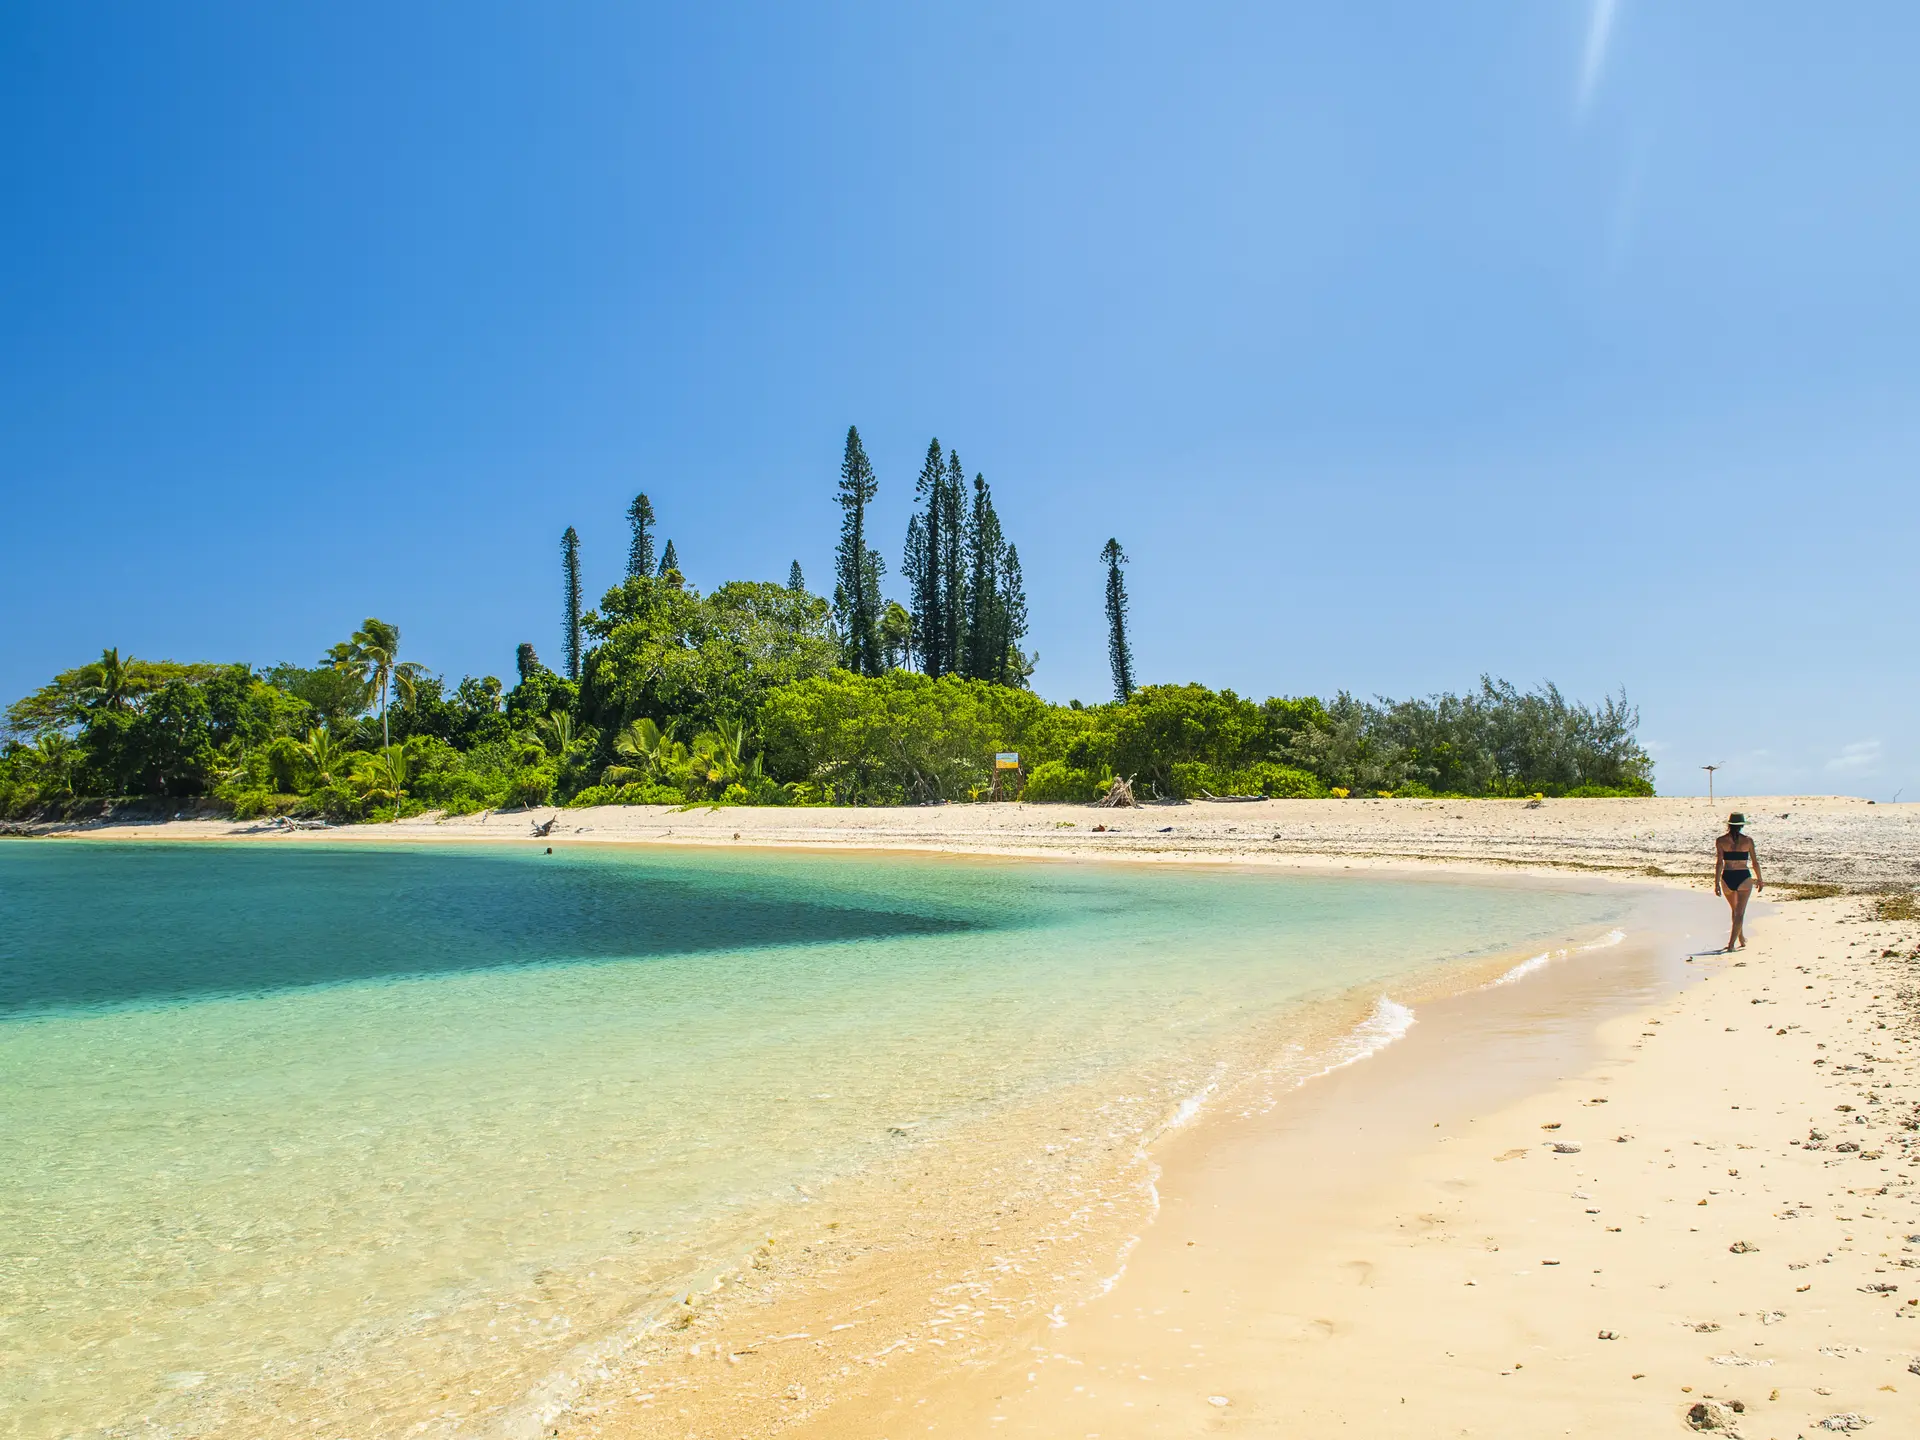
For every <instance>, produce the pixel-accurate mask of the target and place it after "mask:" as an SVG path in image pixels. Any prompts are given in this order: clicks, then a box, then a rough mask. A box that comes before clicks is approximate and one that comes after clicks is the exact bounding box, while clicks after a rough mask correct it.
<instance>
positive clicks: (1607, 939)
mask: <svg viewBox="0 0 1920 1440" xmlns="http://www.w3.org/2000/svg"><path fill="white" fill-rule="evenodd" d="M1626 938H1627V932H1626V931H1624V930H1609V931H1608V932H1607V933H1606V934H1605V935H1602V936H1601V937H1600V938H1599V939H1598V940H1591V941H1588V942H1587V943H1586V944H1585V945H1567V946H1563V947H1562V948H1560V949H1558V950H1542V951H1541V952H1540V953H1539V954H1538V955H1533V956H1530V957H1528V958H1527V959H1525V960H1522V961H1521V962H1520V963H1519V964H1518V965H1516V966H1514V967H1513V968H1512V969H1511V970H1509V971H1507V973H1506V974H1504V975H1502V976H1501V977H1500V978H1499V979H1498V980H1494V981H1492V982H1490V983H1491V984H1493V985H1511V984H1512V983H1513V982H1514V981H1516V980H1524V979H1526V978H1527V976H1529V975H1531V974H1533V973H1534V971H1536V970H1544V969H1545V968H1546V967H1547V966H1549V965H1551V964H1552V963H1553V962H1554V961H1556V960H1564V959H1566V958H1567V956H1569V955H1584V954H1585V953H1586V952H1587V951H1589V950H1606V949H1609V948H1610V947H1612V946H1615V945H1618V944H1619V943H1620V942H1621V941H1622V940H1625V939H1626Z"/></svg>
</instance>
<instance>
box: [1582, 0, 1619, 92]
mask: <svg viewBox="0 0 1920 1440" xmlns="http://www.w3.org/2000/svg"><path fill="white" fill-rule="evenodd" d="M1619 8H1620V6H1619V0H1593V10H1592V12H1591V13H1590V15H1589V16H1588V18H1587V48H1586V52H1585V54H1583V55H1582V56H1581V58H1580V93H1579V111H1580V114H1582V115H1585V114H1586V113H1587V110H1588V108H1589V107H1590V106H1591V105H1592V104H1593V97H1594V96H1595V95H1596V94H1598V93H1599V90H1600V79H1601V77H1602V76H1603V75H1604V74H1605V73H1606V69H1607V49H1608V47H1609V46H1610V45H1611V44H1612V43H1613V17H1614V14H1615V12H1616V11H1617V10H1618V9H1619Z"/></svg>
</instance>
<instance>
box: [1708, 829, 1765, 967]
mask: <svg viewBox="0 0 1920 1440" xmlns="http://www.w3.org/2000/svg"><path fill="white" fill-rule="evenodd" d="M1746 824H1747V817H1746V816H1745V815H1743V814H1741V813H1740V812H1739V811H1738V810H1736V811H1734V812H1733V814H1731V815H1729V816H1728V817H1727V833H1726V834H1724V835H1722V836H1721V837H1720V838H1719V839H1718V840H1715V841H1714V842H1713V893H1714V894H1716V895H1724V896H1726V897H1727V908H1728V909H1729V910H1731V911H1732V912H1733V928H1732V929H1731V930H1729V931H1728V932H1727V949H1729V950H1744V949H1746V948H1747V936H1746V931H1745V928H1744V927H1745V925H1746V921H1747V899H1748V897H1749V896H1751V895H1752V894H1753V892H1754V891H1756V890H1764V889H1766V888H1767V884H1766V881H1764V880H1762V879H1761V878H1760V857H1759V856H1758V855H1756V854H1755V853H1754V850H1753V839H1752V837H1751V836H1748V835H1744V834H1742V833H1741V832H1742V831H1743V830H1744V829H1745V828H1746Z"/></svg>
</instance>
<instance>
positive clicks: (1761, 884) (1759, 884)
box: [1747, 839, 1767, 890]
mask: <svg viewBox="0 0 1920 1440" xmlns="http://www.w3.org/2000/svg"><path fill="white" fill-rule="evenodd" d="M1747 849H1749V850H1751V851H1752V852H1753V888H1754V889H1755V890H1764V889H1766V888H1767V882H1766V881H1764V880H1762V879H1761V878H1760V851H1759V850H1758V849H1757V848H1755V846H1754V843H1753V841H1752V840H1751V839H1749V840H1748V841H1747Z"/></svg>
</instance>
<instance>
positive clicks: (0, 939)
mask: <svg viewBox="0 0 1920 1440" xmlns="http://www.w3.org/2000/svg"><path fill="white" fill-rule="evenodd" d="M703 862H704V863H700V864H697V865H692V866H690V865H689V864H688V863H687V860H686V858H685V857H672V858H666V859H661V858H649V857H648V856H646V855H644V854H622V855H620V856H618V857H609V856H607V855H605V854H604V853H600V852H583V851H577V850H576V851H571V852H567V851H563V852H561V853H559V854H555V855H544V854H541V853H539V851H537V850H533V849H531V848H528V849H527V850H525V851H524V852H522V851H520V850H493V849H482V848H480V847H469V848H466V849H463V850H429V849H417V848H414V847H410V846H387V845H380V846H371V845H370V846H367V847H365V848H361V847H358V846H355V847H346V846H340V845H332V846H321V845H313V846H299V845H291V844H289V845H275V846H271V847H263V846H258V845H218V844H204V843H195V844H190V845H187V844H180V845H168V844H122V845H98V844H92V843H81V844H67V843H45V842H18V843H14V844H7V845H0V1015H19V1014H28V1013H35V1012H42V1011H47V1010H63V1009H71V1008H76V1007H98V1006H113V1005H124V1004H128V1003H138V1002H151V1001H168V1000H183V999H191V998H193V997H196V996H204V995H217V994H253V993H264V992H267V991H272V990H286V989H294V988H298V987H301V986H309V985H325V984H334V983H339V982H343V981H354V980H372V979H379V978H383V977H389V976H399V975H432V974H441V973H446V972H450V971H466V970H485V969H493V968H498V967H501V966H513V965H537V964H551V963H574V962H579V961H591V960H602V959H616V958H617V959H621V960H635V959H645V958H646V957H649V956H659V955H677V954H689V953H698V952H701V951H712V950H730V951H734V950H743V949H753V948H757V947H763V946H773V945H780V946H791V945H808V944H821V943H833V942H839V941H846V940H860V939H889V938H902V937H908V936H914V935H939V934H950V933H954V932H957V931H961V930H966V929H972V928H979V927H983V926H988V925H999V924H1005V923H1009V919H1010V917H1009V916H1008V915H1007V914H1006V913H1005V912H999V911H995V910H993V909H991V908H989V907H987V906H984V905H980V906H965V905H956V904H954V903H953V902H952V900H951V899H950V898H949V899H948V900H947V901H946V902H945V903H942V904H932V905H930V904H928V903H927V902H926V899H925V897H913V903H912V905H911V908H910V907H909V905H908V904H907V903H903V901H902V899H901V897H899V896H895V895H889V894H888V893H886V891H885V890H884V889H882V888H878V887H876V886H875V885H870V884H866V883H863V877H868V876H871V875H872V874H873V873H874V872H873V871H872V870H871V868H870V867H862V866H860V865H857V864H856V865H852V866H848V867H843V870H842V871H841V872H840V877H839V878H840V883H838V884H835V883H833V882H832V881H831V880H829V879H827V878H826V876H827V875H830V874H832V873H833V872H824V873H823V872H822V870H821V869H820V868H819V867H810V868H806V869H801V870H797V869H796V868H795V866H794V865H793V864H792V863H791V862H790V861H789V862H784V863H783V861H782V860H781V859H780V858H779V857H774V858H757V857H734V856H724V857H723V856H714V857H711V858H710V859H709V858H706V857H703Z"/></svg>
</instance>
